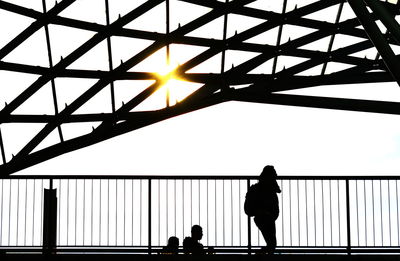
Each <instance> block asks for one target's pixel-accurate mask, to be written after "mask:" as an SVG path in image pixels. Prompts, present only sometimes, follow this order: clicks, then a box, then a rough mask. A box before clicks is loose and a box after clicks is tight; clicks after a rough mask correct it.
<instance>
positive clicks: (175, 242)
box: [168, 237, 179, 248]
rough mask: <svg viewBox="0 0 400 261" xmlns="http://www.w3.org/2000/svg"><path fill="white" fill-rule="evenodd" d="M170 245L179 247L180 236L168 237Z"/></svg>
mask: <svg viewBox="0 0 400 261" xmlns="http://www.w3.org/2000/svg"><path fill="white" fill-rule="evenodd" d="M168 246H169V247H174V248H178V247H179V238H177V237H170V238H168Z"/></svg>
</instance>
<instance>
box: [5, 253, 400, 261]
mask: <svg viewBox="0 0 400 261" xmlns="http://www.w3.org/2000/svg"><path fill="white" fill-rule="evenodd" d="M52 259H53V260H66V261H67V260H73V261H80V260H82V261H92V260H93V261H101V260H111V261H120V260H121V261H125V260H130V261H172V260H178V261H183V260H193V261H197V260H210V261H244V260H246V261H248V260H251V261H261V260H265V261H267V260H271V261H275V260H276V261H300V260H307V261H319V260H323V261H372V260H374V261H375V260H376V261H400V256H399V255H394V254H391V255H351V256H348V255H321V254H315V255H310V254H307V255H290V254H282V255H279V254H278V255H274V256H268V255H246V254H236V255H231V254H229V255H228V254H227V255H222V254H218V255H203V256H190V255H147V254H143V255H139V254H130V255H129V254H101V255H99V254H81V255H78V254H59V255H51V256H44V255H38V254H31V255H30V254H7V255H2V256H0V260H2V261H3V260H29V261H36V260H52Z"/></svg>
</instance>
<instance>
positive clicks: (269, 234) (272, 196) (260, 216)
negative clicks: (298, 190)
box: [249, 165, 281, 254]
mask: <svg viewBox="0 0 400 261" xmlns="http://www.w3.org/2000/svg"><path fill="white" fill-rule="evenodd" d="M276 178H277V174H276V171H275V168H274V166H271V165H268V166H265V167H264V169H263V171H262V172H261V174H260V177H259V180H258V183H257V184H254V185H252V186H251V187H250V189H249V190H253V191H254V193H253V194H254V195H255V196H254V197H255V199H254V200H253V201H255V202H254V203H253V204H254V223H256V225H257V227H258V229H260V231H261V233H262V235H263V237H264V239H265V242H266V243H267V251H268V254H273V253H274V251H275V248H276V228H275V220H276V219H277V218H278V216H279V202H278V196H277V193H281V189H280V188H279V185H278V183H277V182H276Z"/></svg>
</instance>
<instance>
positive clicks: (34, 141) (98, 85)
mask: <svg viewBox="0 0 400 261" xmlns="http://www.w3.org/2000/svg"><path fill="white" fill-rule="evenodd" d="M249 1H250V0H236V1H233V2H231V5H232V6H236V5H238V4H239V3H240V4H246V3H247V2H249ZM250 2H251V1H250ZM145 5H146V3H145V4H143V5H142V6H145ZM142 6H140V7H139V8H137V9H140V11H142V10H145V9H146V8H147V7H148V5H146V6H145V7H144V8H141V7H142ZM222 12H223V10H222V9H221V10H215V12H209V13H207V14H206V15H204V16H201V17H199V18H197V19H195V20H194V21H192V22H191V23H189V24H187V25H186V26H184V27H181V28H178V29H177V30H176V31H175V33H176V34H177V33H182V34H186V33H187V32H190V31H192V30H194V29H196V28H197V27H199V26H201V25H202V24H203V23H204V21H203V20H204V19H211V20H213V19H214V18H212V15H215V14H214V13H217V14H218V15H217V16H219V15H221V13H222ZM210 14H211V17H210ZM135 16H136V13H135V14H132V12H131V13H129V14H128V15H126V16H124V17H122V18H121V19H119V20H117V21H116V22H115V23H114V24H112V25H111V26H112V27H114V26H117V27H122V26H123V25H125V24H127V23H128V22H130V19H134V18H136V17H137V16H136V17H135ZM199 21H201V22H199ZM163 45H164V39H161V40H160V41H159V42H155V43H154V44H153V45H151V46H150V47H148V48H146V49H145V51H142V52H141V53H139V54H137V55H135V56H134V57H132V58H131V59H129V60H128V61H127V62H125V63H123V64H121V65H120V66H119V67H117V68H116V69H115V70H114V73H116V74H118V73H119V72H125V71H127V70H129V69H130V68H132V67H133V66H134V65H135V64H137V63H138V62H140V61H143V60H144V59H145V58H146V57H148V56H149V55H150V54H151V53H152V52H153V51H155V50H158V49H159V48H161V47H162V46H163ZM65 60H66V59H65ZM110 80H112V78H111V79H102V80H99V82H98V83H96V84H95V85H94V86H92V87H91V88H90V89H89V90H87V91H86V92H85V93H83V94H82V95H81V96H80V97H78V98H77V99H76V100H75V101H74V102H73V103H72V104H71V105H70V106H68V107H66V108H65V109H64V110H63V111H62V112H61V113H60V114H59V115H57V119H56V120H54V121H53V122H49V123H48V124H47V125H46V126H45V127H44V128H43V129H42V130H41V131H39V133H38V134H37V135H35V137H33V138H32V140H31V141H29V142H28V144H26V145H25V146H24V147H23V148H22V149H21V151H20V152H19V153H18V154H17V155H16V156H15V157H14V159H15V160H19V159H21V160H22V159H23V157H25V156H26V155H28V154H29V153H30V152H31V151H32V150H33V149H34V148H35V147H36V146H37V145H38V144H39V143H40V142H41V141H42V140H43V139H44V138H45V137H46V136H47V135H48V134H50V132H51V131H52V130H53V129H54V128H55V127H57V126H58V125H60V124H61V123H62V120H63V118H66V117H68V115H70V114H72V113H73V112H74V111H75V110H77V109H78V108H79V107H80V106H82V105H83V104H84V103H85V102H86V101H88V100H89V99H90V98H91V97H93V96H94V95H95V94H97V93H98V92H99V91H100V90H102V89H103V88H104V86H106V85H107V84H108V83H109V81H110ZM156 88H157V86H151V87H149V88H147V89H148V91H146V90H145V92H144V93H143V95H141V96H140V97H138V98H137V100H138V101H142V100H144V99H145V98H146V96H147V97H148V96H149V95H150V94H152V93H153V92H154V91H155V90H156ZM14 101H15V100H14ZM103 125H104V124H102V126H103Z"/></svg>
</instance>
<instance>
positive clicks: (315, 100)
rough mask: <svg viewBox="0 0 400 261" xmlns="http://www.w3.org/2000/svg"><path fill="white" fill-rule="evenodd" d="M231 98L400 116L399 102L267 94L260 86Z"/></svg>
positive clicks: (238, 92)
mask: <svg viewBox="0 0 400 261" xmlns="http://www.w3.org/2000/svg"><path fill="white" fill-rule="evenodd" d="M231 98H232V100H236V101H244V102H257V103H266V104H276V105H289V106H300V107H308V108H318V109H334V110H346V111H357V112H372V113H384V114H394V115H400V103H399V102H387V101H370V100H358V99H345V98H331V97H315V96H303V95H293V94H277V93H267V92H266V91H265V89H263V88H260V86H253V87H249V88H243V89H240V90H236V91H234V92H232V94H231Z"/></svg>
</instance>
